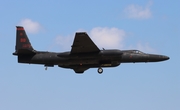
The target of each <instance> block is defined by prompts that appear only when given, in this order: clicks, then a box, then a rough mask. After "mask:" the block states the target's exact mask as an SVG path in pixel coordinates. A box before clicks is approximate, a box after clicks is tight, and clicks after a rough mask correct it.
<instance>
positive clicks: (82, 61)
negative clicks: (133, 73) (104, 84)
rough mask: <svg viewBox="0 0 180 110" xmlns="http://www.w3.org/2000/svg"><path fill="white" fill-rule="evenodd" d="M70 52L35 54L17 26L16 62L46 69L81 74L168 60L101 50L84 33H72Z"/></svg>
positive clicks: (134, 53) (115, 50)
mask: <svg viewBox="0 0 180 110" xmlns="http://www.w3.org/2000/svg"><path fill="white" fill-rule="evenodd" d="M71 47H72V48H71V51H67V52H62V53H56V52H46V51H37V50H34V48H33V47H32V45H31V43H30V41H29V39H28V37H27V35H26V32H25V30H24V28H23V27H22V26H16V46H15V52H14V53H13V55H16V56H17V57H18V63H28V64H42V65H44V66H45V67H46V70H47V67H54V65H58V66H59V67H62V68H69V69H73V70H74V71H75V72H76V73H83V72H84V71H86V70H87V69H89V68H98V70H97V71H98V73H100V74H101V73H102V72H103V69H102V68H103V67H116V66H119V65H120V64H121V63H136V62H158V61H164V60H168V59H169V57H167V56H164V55H155V54H147V53H143V52H141V51H139V50H117V49H111V50H105V49H102V50H100V49H99V48H98V47H97V46H96V45H95V44H94V42H93V41H92V40H91V39H90V37H89V36H88V34H87V33H86V32H78V33H76V34H75V38H74V42H73V44H72V46H71Z"/></svg>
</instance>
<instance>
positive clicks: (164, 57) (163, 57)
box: [161, 55, 169, 60]
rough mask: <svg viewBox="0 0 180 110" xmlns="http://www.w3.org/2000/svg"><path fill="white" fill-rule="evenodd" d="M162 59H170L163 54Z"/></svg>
mask: <svg viewBox="0 0 180 110" xmlns="http://www.w3.org/2000/svg"><path fill="white" fill-rule="evenodd" d="M161 58H162V60H169V57H168V56H164V55H161Z"/></svg>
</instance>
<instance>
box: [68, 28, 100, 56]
mask: <svg viewBox="0 0 180 110" xmlns="http://www.w3.org/2000/svg"><path fill="white" fill-rule="evenodd" d="M99 51H100V50H99V48H98V47H97V46H96V45H95V44H94V42H93V41H92V40H91V39H90V37H89V36H88V35H87V33H85V32H80V33H76V35H75V38H74V42H73V45H72V48H71V54H78V53H95V52H99Z"/></svg>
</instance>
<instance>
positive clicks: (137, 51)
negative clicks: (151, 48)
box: [126, 50, 145, 54]
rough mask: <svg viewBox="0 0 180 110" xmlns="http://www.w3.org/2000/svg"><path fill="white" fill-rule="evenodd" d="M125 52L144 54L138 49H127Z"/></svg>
mask: <svg viewBox="0 0 180 110" xmlns="http://www.w3.org/2000/svg"><path fill="white" fill-rule="evenodd" d="M126 52H128V53H133V54H145V53H143V52H141V51H139V50H128V51H126Z"/></svg>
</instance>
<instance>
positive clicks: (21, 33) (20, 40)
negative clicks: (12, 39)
mask: <svg viewBox="0 0 180 110" xmlns="http://www.w3.org/2000/svg"><path fill="white" fill-rule="evenodd" d="M15 50H16V51H15V53H13V55H19V54H31V53H35V52H34V49H33V47H32V46H31V43H30V41H29V39H28V37H27V35H26V32H25V30H24V28H23V27H21V26H16V46H15Z"/></svg>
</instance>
